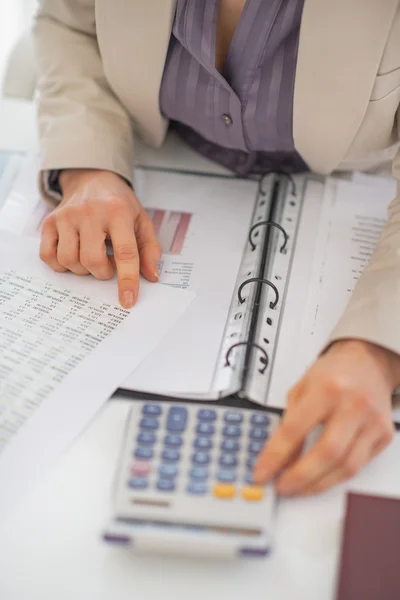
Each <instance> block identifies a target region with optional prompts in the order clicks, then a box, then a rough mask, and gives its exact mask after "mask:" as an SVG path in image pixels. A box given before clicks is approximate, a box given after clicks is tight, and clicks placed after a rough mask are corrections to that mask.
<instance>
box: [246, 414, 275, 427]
mask: <svg viewBox="0 0 400 600" xmlns="http://www.w3.org/2000/svg"><path fill="white" fill-rule="evenodd" d="M269 420H270V419H269V416H268V415H265V414H263V413H257V414H254V415H251V420H250V422H251V424H252V425H268V423H269Z"/></svg>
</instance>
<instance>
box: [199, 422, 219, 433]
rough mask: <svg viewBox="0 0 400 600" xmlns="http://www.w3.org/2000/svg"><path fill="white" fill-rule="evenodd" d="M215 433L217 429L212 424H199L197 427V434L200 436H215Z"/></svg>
mask: <svg viewBox="0 0 400 600" xmlns="http://www.w3.org/2000/svg"><path fill="white" fill-rule="evenodd" d="M214 431H215V427H214V425H211V423H199V424H198V425H197V427H196V433H198V434H200V435H213V433H214Z"/></svg>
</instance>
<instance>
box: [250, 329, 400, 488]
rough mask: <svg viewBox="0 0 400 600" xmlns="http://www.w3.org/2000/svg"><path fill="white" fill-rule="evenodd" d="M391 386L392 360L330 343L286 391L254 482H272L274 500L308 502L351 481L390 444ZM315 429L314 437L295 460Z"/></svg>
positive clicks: (395, 381) (354, 345)
mask: <svg viewBox="0 0 400 600" xmlns="http://www.w3.org/2000/svg"><path fill="white" fill-rule="evenodd" d="M399 383H400V357H398V356H397V355H395V354H393V353H391V352H389V351H388V350H385V349H383V348H381V347H379V346H375V345H374V344H369V343H367V342H362V341H358V340H344V341H339V342H336V343H334V344H333V345H332V346H331V348H330V349H329V350H328V351H327V352H326V353H325V354H323V355H322V356H321V357H320V358H318V359H317V360H316V362H315V363H314V364H313V365H312V366H311V368H310V369H309V370H308V371H307V373H306V374H305V375H304V376H303V378H302V379H301V380H300V381H299V383H298V384H297V385H295V386H294V388H293V389H292V390H291V391H290V392H289V395H288V408H287V411H286V413H285V416H284V418H283V420H282V423H281V425H280V426H279V427H278V429H277V430H276V432H275V434H274V435H273V436H272V437H271V440H270V441H269V443H268V444H267V446H266V447H265V448H264V450H263V451H262V453H261V454H260V456H259V459H258V461H257V464H256V467H255V472H254V476H255V480H256V481H257V483H264V482H266V481H268V480H270V479H271V478H273V477H275V476H277V481H276V488H277V491H278V492H279V493H280V494H282V495H284V496H291V495H308V494H315V493H318V492H322V491H324V490H327V489H328V488H330V487H331V486H333V485H335V484H336V483H339V482H340V481H343V480H345V479H347V478H348V477H351V476H352V475H355V474H356V473H357V472H358V471H359V469H361V467H363V466H364V465H365V464H366V463H367V462H368V461H369V460H371V459H372V458H373V457H374V456H376V455H377V454H378V453H379V452H380V451H381V450H383V448H385V446H387V445H388V444H389V442H390V441H391V440H392V438H393V433H394V427H393V424H392V392H393V390H394V389H395V388H396V387H397V386H398V385H399ZM318 425H323V426H324V428H323V430H322V433H321V435H320V436H319V438H318V440H317V441H316V442H315V444H314V445H313V446H312V447H311V448H310V449H309V450H308V451H307V452H306V453H305V455H304V456H302V457H300V453H301V451H302V448H303V444H304V441H305V439H306V437H307V435H308V434H309V433H311V431H313V430H314V429H315V428H316V427H317V426H318Z"/></svg>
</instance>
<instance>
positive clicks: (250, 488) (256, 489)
mask: <svg viewBox="0 0 400 600" xmlns="http://www.w3.org/2000/svg"><path fill="white" fill-rule="evenodd" d="M242 497H243V498H244V499H245V500H250V501H252V502H258V501H259V500H262V499H263V497H264V490H263V488H262V487H261V486H259V485H247V486H246V487H244V488H243V489H242Z"/></svg>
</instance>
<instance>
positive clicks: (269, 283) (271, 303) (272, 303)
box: [238, 277, 279, 309]
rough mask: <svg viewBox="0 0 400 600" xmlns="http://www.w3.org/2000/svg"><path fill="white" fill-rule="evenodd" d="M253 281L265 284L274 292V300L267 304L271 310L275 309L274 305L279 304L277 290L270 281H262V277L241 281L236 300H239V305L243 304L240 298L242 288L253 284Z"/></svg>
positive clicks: (242, 299)
mask: <svg viewBox="0 0 400 600" xmlns="http://www.w3.org/2000/svg"><path fill="white" fill-rule="evenodd" d="M253 281H259V282H260V283H265V284H266V285H269V287H271V288H272V289H273V290H274V292H275V300H274V302H270V303H269V307H270V308H272V309H274V308H276V305H277V304H278V302H279V292H278V289H277V287H276V286H275V285H274V284H273V283H271V282H270V281H268V279H263V278H262V277H251V278H250V279H246V281H243V283H242V284H241V285H240V286H239V289H238V298H239V302H240V304H243V302H244V300H245V299H244V298H243V297H242V290H243V288H244V286H245V285H247V284H248V283H253Z"/></svg>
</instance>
